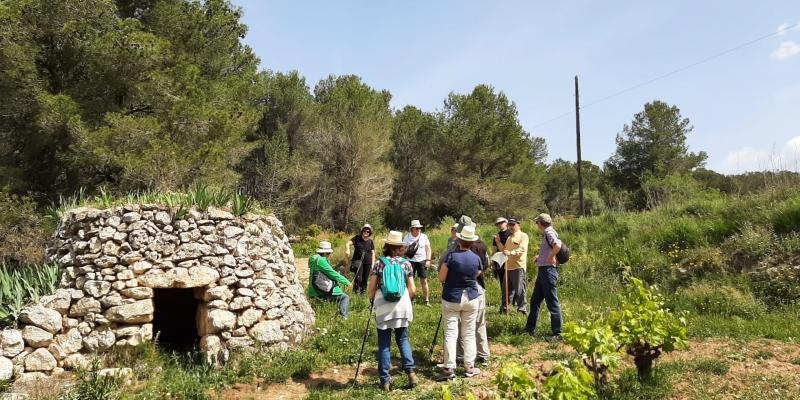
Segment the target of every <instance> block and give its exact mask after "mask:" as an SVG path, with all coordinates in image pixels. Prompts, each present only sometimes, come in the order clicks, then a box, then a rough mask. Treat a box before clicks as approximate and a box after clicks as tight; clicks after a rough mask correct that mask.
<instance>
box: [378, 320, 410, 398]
mask: <svg viewBox="0 0 800 400" xmlns="http://www.w3.org/2000/svg"><path fill="white" fill-rule="evenodd" d="M394 340H395V342H396V343H397V347H399V348H400V357H401V358H402V359H403V369H404V370H405V371H406V372H410V371H413V370H414V368H415V365H414V355H413V354H412V353H411V343H410V342H409V341H408V328H394ZM391 346H392V329H378V375H380V378H381V384H384V383H389V380H390V377H389V368H391V366H392V349H391Z"/></svg>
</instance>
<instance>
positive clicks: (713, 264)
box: [678, 247, 727, 278]
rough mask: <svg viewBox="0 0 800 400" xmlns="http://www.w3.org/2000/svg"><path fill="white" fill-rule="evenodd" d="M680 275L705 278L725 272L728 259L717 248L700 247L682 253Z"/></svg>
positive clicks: (679, 263)
mask: <svg viewBox="0 0 800 400" xmlns="http://www.w3.org/2000/svg"><path fill="white" fill-rule="evenodd" d="M679 254H680V257H681V258H680V260H679V261H678V269H679V273H680V274H681V275H683V276H686V277H693V278H698V277H703V276H707V275H715V274H721V273H723V272H725V267H726V261H727V260H726V259H725V256H724V255H723V254H722V251H720V250H719V249H717V248H715V247H698V248H694V249H688V250H684V251H680V252H679Z"/></svg>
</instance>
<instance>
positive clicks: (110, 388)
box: [65, 360, 123, 400]
mask: <svg viewBox="0 0 800 400" xmlns="http://www.w3.org/2000/svg"><path fill="white" fill-rule="evenodd" d="M99 370H100V364H99V362H98V361H97V360H95V361H94V362H93V363H92V365H91V368H90V369H88V370H79V371H78V373H77V378H78V379H77V381H76V383H75V385H74V386H73V387H72V388H71V389H70V390H69V391H68V392H67V394H66V396H65V398H66V399H67V400H116V399H119V398H121V397H122V380H123V378H122V377H121V376H117V375H106V376H104V375H100V373H99V372H98V371H99Z"/></svg>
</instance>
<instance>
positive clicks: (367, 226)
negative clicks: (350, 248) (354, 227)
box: [361, 224, 372, 232]
mask: <svg viewBox="0 0 800 400" xmlns="http://www.w3.org/2000/svg"><path fill="white" fill-rule="evenodd" d="M364 229H369V231H370V232H372V225H370V224H364V226H362V227H361V230H362V231H363V230H364Z"/></svg>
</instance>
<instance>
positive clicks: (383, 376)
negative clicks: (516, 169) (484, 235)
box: [307, 214, 562, 390]
mask: <svg viewBox="0 0 800 400" xmlns="http://www.w3.org/2000/svg"><path fill="white" fill-rule="evenodd" d="M534 222H535V223H536V226H537V229H538V230H539V232H540V234H541V235H542V243H541V245H540V247H539V253H538V255H537V257H536V259H535V262H534V264H535V265H536V268H537V270H538V271H537V277H536V282H535V285H534V288H533V294H532V296H531V299H530V302H531V310H530V311H531V312H530V313H528V308H527V299H526V297H527V278H526V271H527V255H528V242H529V238H528V235H527V234H526V233H524V232H522V230H521V221H520V220H519V219H517V218H509V219H506V218H502V217H501V218H498V219H497V220H496V223H495V224H496V226H497V227H498V229H499V231H498V233H497V234H496V235H495V237H494V238H493V243H492V245H493V248H494V250H495V252H494V253H493V255H492V256H491V257H490V256H489V251H488V248H487V246H486V244H485V243H484V242H483V241H482V240H481V239H480V237H479V236H478V234H477V233H476V231H477V226H476V224H475V223H474V222H472V220H471V219H470V218H469V217H467V216H462V217H461V218H460V219H459V221H458V223H456V224H454V225H453V226H452V228H451V237H450V239H449V240H448V244H447V249H446V250H445V251H444V253H443V254H442V255H441V257H440V258H439V265H438V279H439V281H440V282H441V283H442V302H441V304H442V317H441V318H442V319H441V323H442V324H443V326H444V332H443V333H444V335H443V336H444V360H443V362H442V364H440V368H441V372H440V374H439V375H438V376H437V377H436V379H437V380H443V381H444V380H450V379H453V378H455V376H456V375H455V370H456V366H457V362H459V361H460V362H461V363H462V364H463V366H464V375H465V376H466V377H472V376H475V375H478V374H480V369H478V368H477V367H476V364H480V363H483V362H486V361H487V360H488V359H489V355H490V350H489V338H488V335H487V330H486V304H487V301H486V274H487V272H489V271H490V269H491V273H492V274H494V276H495V277H497V278H498V279H499V281H500V286H501V296H502V299H501V301H500V303H501V306H500V311H501V313H507V312H508V309H509V308H510V307H515V308H516V309H517V311H518V312H521V313H526V314H528V316H527V323H526V330H527V331H528V332H529V333H531V334H533V332H534V330H535V328H536V323H537V316H538V311H539V308H540V306H541V304H542V302H546V303H547V308H548V310H549V312H550V320H551V329H552V336H550V337H549V338H548V340H560V334H561V322H562V317H561V307H560V304H559V301H558V291H557V287H556V286H557V282H558V265H559V264H558V260H557V257H556V255H557V254H558V253H559V251H560V250H561V247H562V242H561V241H560V240H559V238H558V233H557V232H556V231H555V229H554V228H553V226H552V219H551V218H550V216H549V215H547V214H540V215H539V216H538V217H536V219H535V220H534ZM422 228H423V226H422V224H421V223H420V221H419V220H414V221H412V222H411V226H410V233H408V234H407V235H406V236H405V237H403V234H402V233H401V232H399V231H390V232H389V234H388V235H387V237H386V238H385V239H384V245H383V249H382V252H381V254H382V256H381V257H379V258H376V250H375V244H374V241H373V239H372V233H373V230H372V227H371V226H370V225H369V224H365V225H364V226H363V227H362V229H361V232H360V234H359V235H356V236H354V237H353V238H351V239H350V240H349V241H348V242H347V245H346V249H345V254H346V255H347V256H348V257H349V258H350V259H351V263H350V271H351V273H353V274H354V280H353V281H354V285H353V289H354V291H355V292H358V293H362V294H363V293H366V294H367V296H368V298H369V299H370V300H371V304H372V305H373V310H374V315H375V323H376V327H377V331H378V371H379V376H380V382H381V387H382V388H383V389H384V390H389V387H390V381H391V377H390V375H389V369H390V366H391V363H390V360H391V350H390V347H391V338H392V332H394V337H395V342H396V344H397V347H398V348H399V349H400V355H401V359H402V364H403V369H404V370H405V371H406V373H407V374H408V379H409V383H410V384H411V386H412V387H413V386H415V385H416V384H417V382H418V378H417V376H416V374H415V373H414V369H415V364H414V357H413V355H412V350H411V345H410V342H409V338H408V327H409V325H410V323H411V322H412V321H413V306H412V299H414V298H415V297H416V294H417V287H416V284H415V281H414V277H415V276H416V277H418V278H419V279H420V285H419V286H420V288H421V289H422V295H423V296H424V304H425V305H426V306H430V291H429V287H428V281H427V278H428V270H429V269H430V265H431V259H432V251H431V242H430V239H429V238H428V236H427V235H426V234H425V233H423V232H422ZM331 253H333V248H332V246H331V244H330V243H329V242H325V241H323V242H320V245H319V248H318V249H317V254H316V255H315V256H312V257H311V258H310V259H309V275H310V276H309V285H308V290H307V294H308V295H309V297H318V298H322V299H325V300H329V301H332V302H335V303H337V304H338V306H339V313H340V315H341V317H342V318H344V319H347V314H348V307H349V302H350V298H349V296H348V295H347V294H346V293H345V292H344V291H343V290H342V288H347V287H349V286H350V281H349V280H348V279H347V278H346V277H344V276H343V275H342V274H340V273H338V272H337V271H336V270H335V269H334V268H333V267H332V266H331V265H330V263H329V261H328V257H329V256H330V254H331ZM320 275H324V277H322V278H323V280H324V278H325V277H327V279H328V280H330V281H331V282H332V283H333V285H332V287H331V285H330V284H329V285H328V286H326V285H325V284H324V282H322V283H320V282H319V279H318V278H320ZM398 288H399V289H398Z"/></svg>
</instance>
